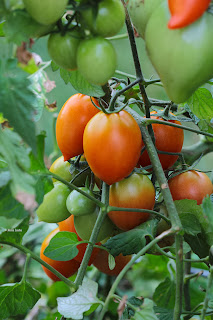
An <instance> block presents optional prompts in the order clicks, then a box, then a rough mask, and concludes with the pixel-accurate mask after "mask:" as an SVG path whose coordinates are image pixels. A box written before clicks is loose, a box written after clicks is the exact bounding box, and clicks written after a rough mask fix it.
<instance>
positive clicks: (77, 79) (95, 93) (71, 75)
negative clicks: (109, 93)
mask: <svg viewBox="0 0 213 320" xmlns="http://www.w3.org/2000/svg"><path fill="white" fill-rule="evenodd" d="M51 66H52V70H53V71H56V70H58V68H57V65H56V64H55V63H52V64H51ZM60 76H61V78H62V79H63V80H64V82H65V83H66V84H68V83H69V82H70V83H71V85H72V86H73V88H74V89H75V90H76V91H77V92H80V93H83V94H86V95H88V96H91V97H97V98H99V97H102V96H104V95H105V93H104V91H103V89H102V87H100V86H97V85H93V84H90V83H89V82H88V81H87V80H86V79H84V77H83V76H82V75H81V73H80V72H79V71H78V70H76V71H68V70H65V69H62V68H60Z"/></svg>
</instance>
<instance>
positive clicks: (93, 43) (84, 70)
mask: <svg viewBox="0 0 213 320" xmlns="http://www.w3.org/2000/svg"><path fill="white" fill-rule="evenodd" d="M77 66H78V69H79V71H80V73H81V74H82V75H83V76H84V78H85V79H86V80H87V81H88V82H90V83H91V84H96V85H104V84H105V83H107V81H108V80H109V79H110V78H111V77H112V76H113V74H114V73H115V68H116V52H115V49H114V47H113V45H112V44H111V43H110V42H109V41H108V40H106V39H104V38H101V37H96V38H92V39H88V40H84V41H82V42H81V43H80V45H79V47H78V52H77Z"/></svg>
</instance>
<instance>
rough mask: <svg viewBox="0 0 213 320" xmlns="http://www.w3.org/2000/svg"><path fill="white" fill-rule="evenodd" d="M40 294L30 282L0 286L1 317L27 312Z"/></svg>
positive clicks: (6, 317) (5, 317)
mask: <svg viewBox="0 0 213 320" xmlns="http://www.w3.org/2000/svg"><path fill="white" fill-rule="evenodd" d="M40 296H41V295H40V293H39V292H38V291H36V290H35V289H33V288H32V286H31V284H30V283H28V282H20V283H16V284H13V283H12V284H10V283H8V284H5V285H2V286H0V319H8V318H10V317H15V316H17V315H21V314H26V313H27V312H28V311H29V310H31V309H32V308H33V306H34V305H35V304H36V302H37V301H38V299H40Z"/></svg>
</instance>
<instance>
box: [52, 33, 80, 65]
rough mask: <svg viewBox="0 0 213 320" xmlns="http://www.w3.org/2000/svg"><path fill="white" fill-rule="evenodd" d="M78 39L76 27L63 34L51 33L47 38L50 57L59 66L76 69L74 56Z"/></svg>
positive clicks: (78, 34)
mask: <svg viewBox="0 0 213 320" xmlns="http://www.w3.org/2000/svg"><path fill="white" fill-rule="evenodd" d="M80 41H81V33H80V32H79V31H78V30H76V29H74V30H73V31H69V32H67V33H66V34H65V35H61V34H60V33H52V34H51V35H50V36H49V39H48V52H49V55H50V57H51V59H52V60H53V61H54V62H55V63H56V64H57V65H59V67H61V68H64V69H67V70H76V69H77V60H76V56H77V49H78V45H79V43H80Z"/></svg>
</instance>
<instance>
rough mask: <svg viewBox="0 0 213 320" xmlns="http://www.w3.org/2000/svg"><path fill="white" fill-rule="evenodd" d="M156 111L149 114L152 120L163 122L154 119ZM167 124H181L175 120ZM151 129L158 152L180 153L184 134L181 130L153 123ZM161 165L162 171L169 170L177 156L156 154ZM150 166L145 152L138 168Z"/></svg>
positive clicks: (159, 118)
mask: <svg viewBox="0 0 213 320" xmlns="http://www.w3.org/2000/svg"><path fill="white" fill-rule="evenodd" d="M155 113H156V111H153V112H151V118H152V119H158V120H163V119H162V118H161V117H156V116H154V114H155ZM169 122H172V123H176V124H181V123H180V121H177V120H169ZM152 128H153V131H154V135H155V146H156V148H157V149H158V150H159V151H166V152H175V153H177V152H181V149H182V146H183V139H184V133H183V130H182V129H179V128H175V127H170V126H166V125H163V124H159V123H153V124H152ZM158 157H159V159H160V162H161V165H162V167H163V169H164V170H166V169H168V168H170V167H171V166H172V165H173V164H174V163H175V162H176V161H177V159H178V155H168V154H158ZM150 164H151V161H150V159H149V156H148V152H147V151H146V150H145V151H144V152H143V153H142V155H141V156H140V159H139V161H138V166H142V167H146V166H149V165H150Z"/></svg>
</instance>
